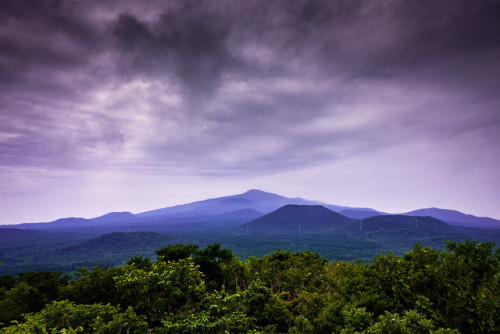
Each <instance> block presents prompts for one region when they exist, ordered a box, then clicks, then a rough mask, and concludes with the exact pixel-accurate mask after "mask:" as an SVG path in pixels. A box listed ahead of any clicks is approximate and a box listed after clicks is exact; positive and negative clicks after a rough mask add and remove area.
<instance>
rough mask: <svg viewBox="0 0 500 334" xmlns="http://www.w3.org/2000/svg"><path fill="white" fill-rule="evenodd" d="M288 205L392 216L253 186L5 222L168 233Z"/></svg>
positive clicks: (453, 214)
mask: <svg viewBox="0 0 500 334" xmlns="http://www.w3.org/2000/svg"><path fill="white" fill-rule="evenodd" d="M285 205H321V206H322V207H324V208H327V209H329V210H331V211H334V212H336V213H338V214H341V215H342V216H345V217H348V218H352V219H365V218H369V217H373V216H379V215H388V214H387V213H384V212H379V211H377V210H374V209H371V208H352V207H345V206H339V205H333V204H326V203H321V202H318V201H312V200H306V199H302V198H288V197H284V196H280V195H276V194H272V193H268V192H264V191H261V190H256V189H252V190H249V191H247V192H245V193H242V194H237V195H231V196H225V197H219V198H211V199H207V200H203V201H197V202H193V203H188V204H183V205H178V206H173V207H166V208H161V209H157V210H151V211H147V212H142V213H138V214H132V213H130V212H111V213H108V214H106V215H103V216H100V217H96V218H92V219H84V218H61V219H58V220H56V221H53V222H49V223H24V224H18V225H4V226H3V227H4V228H5V227H8V228H18V229H19V228H21V229H36V230H54V231H57V230H59V231H60V230H66V231H68V229H76V230H81V229H89V228H94V229H103V230H109V231H110V232H111V231H125V232H128V231H136V230H145V229H146V230H147V228H149V229H150V230H153V231H165V232H166V231H169V230H173V229H181V230H190V229H200V228H205V229H226V228H231V227H234V226H237V225H241V224H243V223H247V222H249V221H251V220H253V219H256V218H259V217H261V216H264V215H266V214H268V213H270V212H272V211H274V210H277V209H279V208H281V207H283V206H285ZM401 215H404V216H429V217H434V218H437V219H440V220H442V221H444V222H446V223H448V224H450V225H457V226H467V227H475V228H500V221H498V220H495V219H492V218H488V217H476V216H473V215H468V214H464V213H461V212H459V211H454V210H445V209H438V208H430V209H420V210H415V211H411V212H407V213H402V214H401ZM268 218H269V217H268Z"/></svg>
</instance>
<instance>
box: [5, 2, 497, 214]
mask: <svg viewBox="0 0 500 334" xmlns="http://www.w3.org/2000/svg"><path fill="white" fill-rule="evenodd" d="M499 16H500V3H498V1H465V0H464V1H459V0H439V1H416V0H414V1H412V0H410V1H391V0H375V1H373V0H359V1H357V0H354V1H352V0H336V1H314V0H310V1H244V2H241V1H142V2H137V1H105V2H103V1H92V0H91V1H63V0H60V1H48V0H46V1H35V0H33V1H31V0H22V1H18V0H6V1H2V3H1V4H0V22H1V23H0V77H1V78H2V80H0V171H1V178H2V179H3V181H2V183H3V184H5V185H6V186H5V187H4V189H3V190H2V193H1V194H0V195H1V196H2V197H4V198H10V199H9V201H13V200H12V196H14V195H15V196H18V195H16V194H19V193H23V194H26V193H30V192H32V193H33V194H39V195H37V196H41V194H42V193H43V192H44V191H46V189H47V187H54V188H56V189H58V190H57V194H56V193H54V194H53V195H48V196H54V202H56V200H55V199H56V198H57V197H58V196H61V194H64V193H66V192H68V191H70V188H71V187H76V188H78V189H90V188H92V187H97V188H98V187H99V186H98V185H96V184H95V183H94V182H95V180H98V179H99V177H100V176H97V175H101V174H99V173H109V175H115V176H117V178H118V179H119V181H116V183H114V184H112V185H107V187H109V189H108V188H107V190H106V191H105V192H106V194H108V192H109V193H113V191H116V192H121V191H123V189H128V188H129V187H130V184H128V183H127V181H126V180H128V179H130V178H134V177H139V178H140V176H138V175H144V174H147V175H148V176H147V180H145V181H144V183H143V185H144V189H143V195H142V197H141V198H143V199H146V198H148V195H147V194H148V193H149V194H150V193H155V192H158V191H159V190H158V187H165V186H168V185H169V184H170V183H169V182H170V181H169V180H172V178H181V179H182V178H183V179H184V180H186V182H188V181H187V180H193V179H195V180H196V182H199V187H196V186H193V185H190V186H189V187H186V189H185V190H184V194H183V195H182V196H181V197H183V198H189V195H188V192H189V191H190V192H191V193H193V192H194V193H196V194H199V196H202V195H204V194H206V195H211V194H218V192H217V191H215V190H210V191H208V190H206V188H207V187H208V188H212V189H213V188H218V189H220V191H219V192H222V193H221V195H224V194H225V193H223V192H225V191H229V192H234V191H237V190H245V189H242V188H240V187H234V186H231V185H234V184H235V183H237V182H238V181H236V180H243V179H247V180H251V181H252V182H255V183H257V184H254V185H253V186H251V187H252V188H254V187H263V188H265V189H264V190H274V191H276V192H278V193H280V192H281V193H285V194H288V193H290V192H291V194H290V195H301V196H307V195H309V196H312V197H313V198H314V197H315V196H316V198H317V199H322V200H325V201H329V202H334V201H340V203H338V204H349V205H366V206H368V205H374V206H375V205H379V207H377V209H380V210H384V209H385V210H391V209H392V210H398V209H406V208H409V209H412V208H417V207H419V206H421V205H427V204H431V203H430V201H433V203H436V205H444V206H448V207H451V208H457V209H462V210H464V211H467V210H468V211H471V212H473V213H476V214H481V213H483V214H484V215H486V214H488V215H493V216H495V215H496V217H497V218H499V217H500V211H499V210H498V208H497V206H496V205H495V204H496V203H497V201H498V198H499V195H500V193H499V191H498V190H496V189H494V187H493V185H494V184H500V174H499V173H498V171H499V170H498V166H499V165H500V158H499V155H498V149H499V148H500V101H499V97H498V87H500V79H499V78H500V62H499V61H498V59H500V21H499V20H498V17H499ZM83 175H85V177H82V176H83ZM285 175H286V176H289V177H290V178H291V179H292V180H296V182H295V183H294V182H292V181H287V180H285V179H286V178H285ZM75 179H81V182H80V183H78V182H76V181H74V180H75ZM155 180H162V181H155ZM172 182H173V183H175V182H174V181H172ZM204 182H205V183H204ZM280 182H281V183H280ZM146 184H147V185H146ZM240 184H241V187H244V186H246V185H247V184H246V183H245V182H243V181H241V182H240ZM320 185H325V186H326V189H324V188H322V187H321V186H320ZM179 187H180V186H175V191H174V190H172V192H168V191H167V192H162V191H160V192H162V194H164V195H165V196H167V197H168V196H177V195H173V194H174V193H176V194H177V193H178V191H179ZM266 187H267V188H266ZM348 187H349V190H347V189H346V188H348ZM320 188H322V189H320ZM338 188H342V189H343V190H342V191H338V190H336V189H338ZM407 189H413V191H411V192H407ZM233 190H234V191H233ZM73 191H74V190H73ZM81 191H85V190H81ZM381 192H383V193H384V196H383V197H386V198H384V199H383V200H380V193H381ZM401 193H404V196H401ZM470 194H475V195H474V196H472V197H474V198H471V196H470ZM88 196H90V195H88ZM91 197H92V196H91ZM377 197H379V198H378V199H373V198H377ZM16 198H17V197H16ZM20 198H21V195H19V199H20ZM82 198H87V195H82ZM370 198H372V200H370ZM403 199H404V200H403ZM120 201H121V203H123V199H120ZM132 201H133V203H134V205H135V206H134V205H132V206H133V207H134V208H137V210H141V209H143V208H146V207H147V206H148V205H150V203H148V204H147V205H146V204H143V205H142V204H138V201H137V199H131V202H132ZM145 201H147V200H145ZM361 201H365V202H361ZM391 201H393V202H394V203H395V204H394V205H391V204H390V203H391ZM398 201H400V202H398ZM35 202H36V200H35V199H34V200H33V203H35ZM163 202H164V203H165V204H168V203H167V202H168V200H166V199H165V200H163ZM163 202H162V203H163ZM9 203H13V202H9ZM82 203H83V200H82V202H81V203H78V204H75V205H74V207H77V205H81V204H82ZM110 203H111V204H110V206H113V208H114V207H116V203H114V202H110ZM155 203H156V202H155ZM157 203H158V205H160V201H158V202H157ZM33 205H35V206H36V204H33ZM88 205H89V206H90V207H92V206H96V205H95V203H94V204H90V203H89V204H88ZM458 206H460V207H458ZM9 207H10V208H12V209H11V211H12V213H11V214H10V216H6V217H17V216H16V215H15V214H14V213H13V212H14V210H17V209H18V207H16V205H12V204H9ZM147 208H149V207H147ZM57 209H58V208H57V207H54V209H53V211H52V215H53V216H54V215H56V213H55V212H56V210H57ZM121 209H123V210H128V209H129V208H126V207H124V208H121ZM99 210H105V209H104V208H103V207H99V209H97V206H96V209H95V210H94V211H93V212H97V211H99ZM130 210H132V208H130ZM90 211H92V210H90ZM108 211H111V208H110V209H109V210H108ZM79 212H80V211H79ZM82 214H85V213H82ZM89 214H90V213H89ZM3 219H4V220H5V219H7V218H3ZM9 219H14V218H9ZM15 219H28V218H21V217H20V218H15ZM30 219H31V218H30ZM33 219H35V218H33ZM9 222H10V221H9Z"/></svg>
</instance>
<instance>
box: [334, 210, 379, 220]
mask: <svg viewBox="0 0 500 334" xmlns="http://www.w3.org/2000/svg"><path fill="white" fill-rule="evenodd" d="M339 213H340V214H341V215H343V216H346V217H349V218H352V219H364V218H368V217H373V216H382V215H387V213H385V212H380V211H376V210H373V209H344V210H341V211H339Z"/></svg>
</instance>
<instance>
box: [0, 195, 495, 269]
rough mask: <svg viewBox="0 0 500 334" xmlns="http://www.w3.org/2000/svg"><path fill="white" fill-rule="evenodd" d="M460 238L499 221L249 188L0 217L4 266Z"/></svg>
mask: <svg viewBox="0 0 500 334" xmlns="http://www.w3.org/2000/svg"><path fill="white" fill-rule="evenodd" d="M464 239H469V240H479V241H492V242H497V243H498V242H500V222H499V221H496V220H494V219H491V218H485V217H475V216H472V215H466V214H463V213H461V212H458V211H453V210H444V209H437V208H431V209H421V210H416V211H412V212H408V213H404V214H400V215H391V214H387V213H384V212H379V211H376V210H374V209H370V208H351V207H345V206H338V205H332V204H326V203H321V202H318V201H311V200H306V199H302V198H287V197H284V196H280V195H276V194H272V193H268V192H264V191H261V190H255V189H253V190H249V191H247V192H245V193H243V194H237V195H231V196H225V197H219V198H211V199H207V200H203V201H198V202H193V203H188V204H184V205H178V206H174V207H166V208H161V209H157V210H152V211H147V212H142V213H138V214H132V213H130V212H111V213H108V214H105V215H103V216H100V217H96V218H92V219H84V218H61V219H58V220H56V221H53V222H46V223H24V224H19V225H4V226H0V261H2V262H4V264H2V265H1V266H0V274H2V273H3V274H7V273H18V272H22V271H26V270H55V271H62V272H72V271H74V270H76V269H77V268H79V267H92V266H95V265H101V266H115V265H123V264H124V263H125V261H126V260H127V259H129V258H130V257H131V256H139V255H140V256H148V257H154V256H155V253H154V250H155V249H158V248H160V247H162V246H164V245H166V244H175V243H184V244H191V243H194V244H199V245H206V244H209V243H213V242H218V243H221V244H222V245H223V246H225V247H230V248H231V249H233V250H234V252H235V254H237V255H238V256H240V257H242V258H248V257H249V256H260V255H264V254H268V253H269V252H273V251H275V250H276V249H278V248H282V249H292V250H309V251H317V252H319V253H320V254H321V255H323V256H325V257H327V258H328V259H341V260H364V261H370V260H371V258H372V257H373V256H374V255H376V254H380V253H382V252H388V251H394V252H396V253H404V252H406V251H409V250H410V249H411V248H412V247H413V246H414V244H415V243H416V242H421V243H423V244H424V245H429V246H432V247H435V248H443V247H444V245H445V241H446V240H454V241H460V240H464Z"/></svg>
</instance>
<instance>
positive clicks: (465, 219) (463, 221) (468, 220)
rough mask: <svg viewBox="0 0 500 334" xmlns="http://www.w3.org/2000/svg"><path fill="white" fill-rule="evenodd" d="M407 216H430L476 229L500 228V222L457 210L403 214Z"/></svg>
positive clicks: (430, 210) (431, 210) (432, 210)
mask: <svg viewBox="0 0 500 334" xmlns="http://www.w3.org/2000/svg"><path fill="white" fill-rule="evenodd" d="M403 215H406V216H430V217H434V218H437V219H440V220H442V221H445V222H447V223H449V224H451V225H459V226H467V227H476V228H500V220H496V219H492V218H488V217H476V216H473V215H468V214H464V213H462V212H459V211H456V210H446V209H439V208H427V209H419V210H414V211H410V212H407V213H403Z"/></svg>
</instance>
